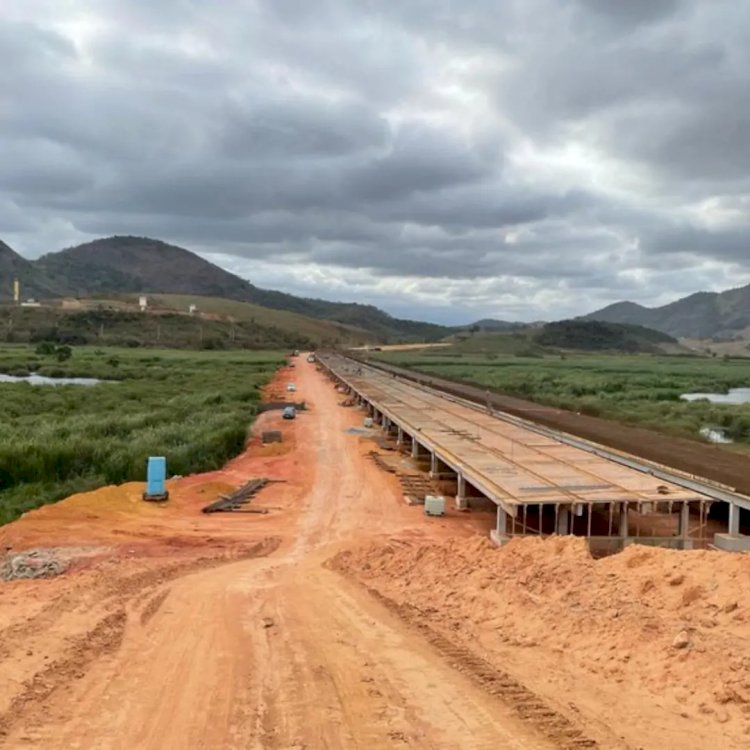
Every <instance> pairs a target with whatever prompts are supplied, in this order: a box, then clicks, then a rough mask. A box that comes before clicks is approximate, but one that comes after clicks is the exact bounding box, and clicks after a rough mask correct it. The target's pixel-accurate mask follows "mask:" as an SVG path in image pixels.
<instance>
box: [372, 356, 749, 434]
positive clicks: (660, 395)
mask: <svg viewBox="0 0 750 750" xmlns="http://www.w3.org/2000/svg"><path fill="white" fill-rule="evenodd" d="M378 358H379V359H383V360H385V361H388V362H391V363H392V364H397V365H401V366H403V367H410V368H413V369H418V370H420V371H422V372H426V373H429V374H433V375H438V376H440V377H446V378H449V379H453V380H464V381H469V382H473V383H477V384H479V385H482V386H486V387H489V388H492V389H495V390H497V391H499V392H502V393H506V394H509V395H512V396H519V397H521V398H527V399H530V400H533V401H537V402H539V403H543V404H548V405H550V406H557V407H560V408H564V409H570V410H573V411H578V412H581V413H584V414H590V415H593V416H601V417H605V418H607V419H612V420H616V421H620V422H625V423H628V424H634V425H642V426H646V427H649V428H652V429H655V430H659V431H662V432H665V433H668V434H673V435H681V436H684V437H691V438H695V439H700V436H699V431H700V429H701V428H702V427H705V426H711V427H717V428H720V429H723V430H725V432H726V434H727V435H728V436H729V437H731V438H732V439H734V440H736V441H738V442H740V443H746V444H750V404H744V405H722V404H711V403H709V402H708V401H695V402H686V401H681V400H680V396H681V394H683V393H691V392H692V393H696V392H697V393H726V392H727V391H728V390H729V389H730V388H742V387H750V361H749V360H742V359H726V360H716V359H706V358H700V357H687V356H677V357H665V356H651V355H631V356H628V355H590V354H570V353H568V354H564V355H557V356H546V357H519V356H507V355H505V356H504V355H499V354H489V355H480V354H463V353H461V352H456V351H455V350H446V349H435V350H424V351H422V352H390V353H385V352H384V353H383V354H381V355H378Z"/></svg>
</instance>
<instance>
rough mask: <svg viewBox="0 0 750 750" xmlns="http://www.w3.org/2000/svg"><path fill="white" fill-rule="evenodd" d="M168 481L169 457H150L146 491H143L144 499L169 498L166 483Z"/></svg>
mask: <svg viewBox="0 0 750 750" xmlns="http://www.w3.org/2000/svg"><path fill="white" fill-rule="evenodd" d="M166 481H167V459H166V458H164V456H151V457H150V458H149V459H148V466H147V470H146V491H145V492H144V493H143V499H144V500H167V499H168V498H169V492H167V490H166V487H165V486H164V483H165V482H166Z"/></svg>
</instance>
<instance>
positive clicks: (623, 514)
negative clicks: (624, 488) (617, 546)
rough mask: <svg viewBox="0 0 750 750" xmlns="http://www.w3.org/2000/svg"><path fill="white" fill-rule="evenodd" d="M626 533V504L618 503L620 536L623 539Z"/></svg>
mask: <svg viewBox="0 0 750 750" xmlns="http://www.w3.org/2000/svg"><path fill="white" fill-rule="evenodd" d="M627 535H628V504H627V503H620V538H621V539H625V537H627Z"/></svg>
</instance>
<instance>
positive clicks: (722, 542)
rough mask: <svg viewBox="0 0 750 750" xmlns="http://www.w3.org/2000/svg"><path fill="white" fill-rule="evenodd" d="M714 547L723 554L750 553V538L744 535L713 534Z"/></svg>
mask: <svg viewBox="0 0 750 750" xmlns="http://www.w3.org/2000/svg"><path fill="white" fill-rule="evenodd" d="M714 546H715V547H716V549H720V550H724V551H725V552H747V551H750V536H745V535H744V534H714Z"/></svg>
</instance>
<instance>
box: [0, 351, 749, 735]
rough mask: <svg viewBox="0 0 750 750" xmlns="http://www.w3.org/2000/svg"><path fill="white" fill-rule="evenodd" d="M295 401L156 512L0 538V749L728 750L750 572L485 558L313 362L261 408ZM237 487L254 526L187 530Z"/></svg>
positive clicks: (22, 524)
mask: <svg viewBox="0 0 750 750" xmlns="http://www.w3.org/2000/svg"><path fill="white" fill-rule="evenodd" d="M289 380H294V381H295V382H296V384H297V394H295V395H296V400H305V401H306V402H307V403H308V404H309V405H310V410H309V411H308V412H304V413H300V414H299V416H298V418H297V419H296V420H294V421H292V422H284V421H282V420H281V418H280V415H279V413H277V412H272V413H267V414H265V415H263V416H262V417H261V418H260V419H259V421H258V422H257V424H256V425H255V430H254V436H253V438H252V439H251V440H250V441H249V442H248V445H247V447H246V450H245V451H244V452H243V453H242V455H240V456H238V457H237V458H236V459H234V460H232V461H230V462H229V463H228V464H227V465H226V466H225V467H224V468H223V469H221V470H219V471H215V472H210V473H206V474H198V475H193V476H189V477H185V478H181V479H174V480H171V481H170V483H169V489H170V500H169V502H168V503H167V504H165V505H155V504H150V503H144V502H143V501H142V500H141V498H140V493H141V491H142V489H143V488H142V485H140V484H137V483H131V484H125V485H122V486H119V487H105V488H102V489H101V490H98V491H96V492H90V493H86V494H82V495H77V496H74V497H71V498H69V499H67V500H65V501H63V502H61V503H58V504H56V505H49V506H45V507H42V508H39V509H38V510H36V511H33V512H30V513H27V514H26V515H24V516H23V517H22V518H21V519H19V520H18V521H16V522H14V523H11V524H9V525H7V526H4V527H2V528H0V555H3V554H5V553H6V552H7V554H6V555H5V557H4V558H3V562H2V564H0V571H2V572H1V573H0V674H2V677H3V679H2V680H0V747H3V748H12V749H13V750H15V748H32V747H33V748H44V750H58V749H59V750H63V749H64V750H71V749H74V748H78V749H80V750H89V749H90V748H97V750H132V749H133V748H139V749H140V748H144V749H147V750H151V749H153V750H157V749H158V750H169V749H171V748H179V749H180V750H181V749H182V748H205V749H206V750H214V749H215V750H219V749H221V750H225V749H227V748H229V749H232V748H236V749H237V750H239V749H240V748H241V749H242V750H246V749H247V748H256V749H258V750H266V749H276V750H290V748H291V749H296V750H318V749H319V748H341V749H342V750H344V749H346V750H349V748H363V749H366V750H371V749H373V748H400V747H413V748H429V750H440V749H443V748H446V749H447V748H472V750H474V749H478V750H483V749H485V748H486V749H487V750H489V749H490V748H492V749H493V750H495V749H496V748H504V749H506V748H507V749H512V750H553V749H556V750H560V749H561V748H576V749H579V748H592V747H597V748H601V749H602V750H605V749H606V750H609V749H613V750H614V749H619V750H627V749H629V750H635V749H636V748H643V750H665V748H669V749H670V750H671V748H680V750H699V749H701V750H703V749H704V748H714V747H716V748H722V749H724V750H734V749H735V748H737V749H738V748H743V747H747V745H748V742H749V741H750V735H748V734H746V731H747V728H748V723H749V721H748V717H749V716H750V714H748V711H750V709H748V706H750V703H748V702H747V701H749V700H750V646H749V645H748V644H749V643H750V624H749V623H748V619H747V618H748V613H747V604H746V602H748V601H750V597H749V596H748V594H750V591H749V590H748V589H749V588H750V584H749V583H748V580H749V578H750V577H749V576H748V573H750V558H748V557H747V556H736V557H732V556H729V555H725V554H720V553H674V552H672V553H670V552H661V551H652V550H646V549H643V548H632V549H630V550H628V551H627V552H625V553H623V554H622V555H620V556H618V557H614V558H611V559H607V560H603V561H599V562H594V561H593V560H591V559H590V558H589V557H588V555H587V554H586V552H585V549H584V548H583V547H582V546H581V545H580V543H579V542H578V541H577V540H560V539H553V540H551V541H548V542H540V541H537V540H531V541H525V542H514V543H513V544H511V545H510V546H508V547H507V548H505V549H503V550H497V549H495V548H494V547H492V546H491V545H490V544H489V542H488V541H487V540H486V533H487V530H488V528H489V527H490V525H491V523H492V514H489V513H486V514H485V513H479V512H473V513H469V514H461V513H458V512H455V511H452V510H451V511H449V513H448V515H447V516H446V517H444V518H441V519H427V518H425V516H424V514H423V512H422V509H421V508H419V507H409V506H407V505H406V504H405V503H404V502H403V499H402V491H401V488H400V487H399V484H398V481H397V479H396V477H395V476H394V475H391V474H387V473H385V472H383V471H382V470H381V469H379V468H378V467H377V466H376V464H375V463H374V462H373V461H371V460H370V458H369V456H368V454H369V453H370V451H372V450H373V448H375V447H376V443H374V442H373V441H372V440H369V439H367V437H366V436H364V435H363V434H362V430H361V429H358V430H352V428H353V427H358V428H361V425H362V413H361V412H358V411H356V410H353V409H347V408H343V407H341V406H339V402H340V401H341V400H342V396H341V394H339V393H336V391H335V390H334V388H333V387H332V385H331V384H330V382H328V381H327V380H326V379H325V378H324V377H323V376H322V374H320V373H318V372H316V370H315V367H314V366H313V365H309V364H307V363H305V362H304V361H302V362H298V364H297V367H296V369H294V370H291V369H290V370H286V371H282V372H280V373H279V375H278V377H277V378H276V380H275V381H274V383H273V384H272V386H271V387H270V388H269V393H268V398H269V399H270V400H278V399H279V398H282V397H283V396H284V388H285V385H286V383H287V382H288V381H289ZM262 429H280V430H281V431H282V432H283V437H284V440H283V443H282V444H280V445H278V444H276V445H272V446H263V445H262V444H261V443H260V440H259V439H258V434H259V432H260V431H261V430H262ZM257 477H268V478H271V479H277V480H281V481H279V482H278V483H274V484H271V485H269V486H268V487H267V488H265V489H264V490H263V491H262V492H261V493H260V494H259V495H258V496H257V498H256V499H254V500H253V503H252V506H251V507H253V508H256V509H259V510H260V509H262V510H266V511H268V512H267V513H266V514H248V513H232V514H213V515H206V514H203V513H201V508H202V507H203V506H204V505H206V504H208V503H209V502H211V501H213V500H215V499H216V498H217V497H218V496H219V495H221V494H226V493H228V492H230V491H231V490H232V489H233V488H236V487H238V486H240V485H241V484H243V483H244V482H246V481H248V480H249V479H252V478H257ZM37 574H38V575H40V576H41V577H38V578H37V577H33V576H36V575H37ZM29 576H32V577H29ZM45 576H48V577H45ZM2 579H9V580H2Z"/></svg>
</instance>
